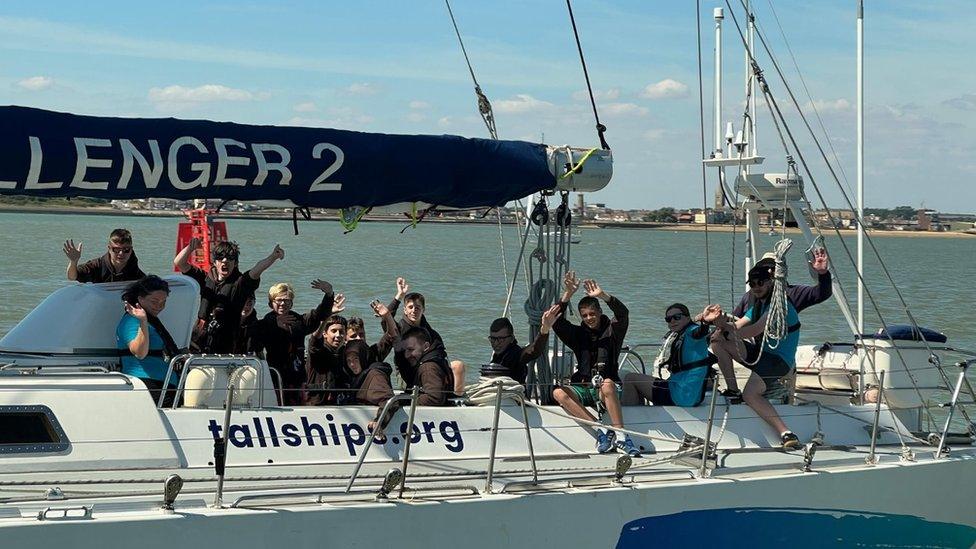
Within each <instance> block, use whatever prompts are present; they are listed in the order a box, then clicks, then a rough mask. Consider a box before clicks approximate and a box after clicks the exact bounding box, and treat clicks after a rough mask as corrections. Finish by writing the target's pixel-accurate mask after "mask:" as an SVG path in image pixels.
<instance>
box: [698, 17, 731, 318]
mask: <svg viewBox="0 0 976 549" xmlns="http://www.w3.org/2000/svg"><path fill="white" fill-rule="evenodd" d="M695 30H696V31H697V35H698V123H699V125H700V126H701V157H702V162H701V182H702V213H703V214H704V215H705V292H706V296H707V301H708V303H711V302H712V267H711V262H710V260H709V254H708V252H709V249H710V248H709V246H708V182H707V181H706V175H705V92H704V90H703V88H702V46H701V45H702V38H701V0H696V2H695ZM719 185H722V182H721V181H719ZM722 194H723V195H724V194H725V188H724V187H723V188H722Z"/></svg>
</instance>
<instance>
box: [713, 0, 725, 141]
mask: <svg viewBox="0 0 976 549" xmlns="http://www.w3.org/2000/svg"><path fill="white" fill-rule="evenodd" d="M713 13H714V16H715V155H716V156H722V19H725V13H724V12H723V11H722V8H715V11H714V12H713Z"/></svg>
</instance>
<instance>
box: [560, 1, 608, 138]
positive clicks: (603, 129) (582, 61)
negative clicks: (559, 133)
mask: <svg viewBox="0 0 976 549" xmlns="http://www.w3.org/2000/svg"><path fill="white" fill-rule="evenodd" d="M566 9H568V10H569V22H570V23H572V24H573V36H575V37H576V49H577V50H578V51H579V56H580V64H581V65H583V78H585V79H586V91H587V92H588V93H589V94H590V105H592V106H593V118H595V119H596V133H597V135H598V136H600V146H601V147H603V148H604V149H605V150H608V151H609V150H610V145H608V144H607V139H606V138H605V137H604V136H603V134H604V133H605V132H606V131H607V127H606V126H604V125H603V124H601V123H600V115H599V114H598V113H597V112H596V99H595V98H594V97H593V87H592V86H590V73H589V72H588V71H587V70H586V59H584V58H583V45H582V44H581V43H580V37H579V31H578V30H577V29H576V18H575V17H573V5H572V3H570V0H566Z"/></svg>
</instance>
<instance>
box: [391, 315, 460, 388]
mask: <svg viewBox="0 0 976 549" xmlns="http://www.w3.org/2000/svg"><path fill="white" fill-rule="evenodd" d="M431 339H432V338H431V336H430V333H429V332H428V331H427V330H425V329H423V328H420V327H415V328H410V329H408V330H406V331H405V332H404V333H403V334H401V336H400V345H399V349H398V352H402V353H403V357H404V361H403V362H402V363H399V364H397V371H399V372H400V377H401V378H402V379H403V382H404V383H405V384H406V390H407V391H408V392H409V391H410V390H411V389H413V387H414V386H415V385H419V386H420V387H421V389H422V391H421V394H420V397H419V398H418V399H417V405H419V406H444V405H445V404H446V403H447V397H448V395H449V394H453V392H454V373H453V372H452V371H451V367H450V366H449V365H448V364H447V359H446V358H444V354H443V353H442V352H440V351H438V350H437V349H435V348H434V347H433V343H432V341H431Z"/></svg>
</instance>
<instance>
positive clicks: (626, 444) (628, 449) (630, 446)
mask: <svg viewBox="0 0 976 549" xmlns="http://www.w3.org/2000/svg"><path fill="white" fill-rule="evenodd" d="M617 448H620V449H621V450H623V451H624V453H625V454H627V455H628V456H630V457H635V458H639V457H641V453H640V450H638V449H637V447H636V446H634V441H633V440H630V437H629V436H628V437H626V438H624V440H623V442H619V441H618V442H617Z"/></svg>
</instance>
